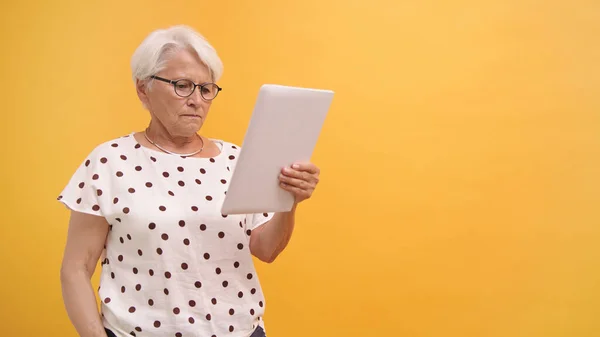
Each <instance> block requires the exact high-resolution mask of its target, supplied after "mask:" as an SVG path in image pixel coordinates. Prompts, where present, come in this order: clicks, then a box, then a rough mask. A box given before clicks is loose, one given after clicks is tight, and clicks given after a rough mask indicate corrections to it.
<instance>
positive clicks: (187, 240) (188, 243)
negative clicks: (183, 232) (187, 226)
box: [183, 238, 190, 246]
mask: <svg viewBox="0 0 600 337" xmlns="http://www.w3.org/2000/svg"><path fill="white" fill-rule="evenodd" d="M183 244H184V245H186V246H189V245H190V239H187V238H186V239H183Z"/></svg>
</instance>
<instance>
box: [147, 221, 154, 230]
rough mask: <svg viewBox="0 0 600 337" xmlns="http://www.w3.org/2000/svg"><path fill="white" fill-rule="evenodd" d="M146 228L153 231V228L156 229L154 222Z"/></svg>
mask: <svg viewBox="0 0 600 337" xmlns="http://www.w3.org/2000/svg"><path fill="white" fill-rule="evenodd" d="M148 228H150V229H154V228H156V224H155V223H154V222H151V223H150V224H149V225H148Z"/></svg>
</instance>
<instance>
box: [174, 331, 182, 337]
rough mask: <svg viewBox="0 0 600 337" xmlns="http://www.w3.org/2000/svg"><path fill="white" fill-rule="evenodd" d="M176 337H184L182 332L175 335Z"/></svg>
mask: <svg viewBox="0 0 600 337" xmlns="http://www.w3.org/2000/svg"><path fill="white" fill-rule="evenodd" d="M175 337H183V335H182V334H181V332H178V333H176V334H175Z"/></svg>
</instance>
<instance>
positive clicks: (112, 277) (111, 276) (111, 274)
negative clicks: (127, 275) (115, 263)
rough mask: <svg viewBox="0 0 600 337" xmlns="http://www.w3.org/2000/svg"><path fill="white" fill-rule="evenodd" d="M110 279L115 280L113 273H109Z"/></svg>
mask: <svg viewBox="0 0 600 337" xmlns="http://www.w3.org/2000/svg"><path fill="white" fill-rule="evenodd" d="M110 278H111V279H113V280H114V279H115V273H113V272H111V273H110Z"/></svg>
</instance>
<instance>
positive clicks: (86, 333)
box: [61, 269, 107, 337]
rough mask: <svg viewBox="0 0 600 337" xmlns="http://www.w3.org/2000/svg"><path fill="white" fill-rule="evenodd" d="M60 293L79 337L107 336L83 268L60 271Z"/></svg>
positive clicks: (86, 273) (88, 278) (88, 277)
mask: <svg viewBox="0 0 600 337" xmlns="http://www.w3.org/2000/svg"><path fill="white" fill-rule="evenodd" d="M61 284H62V293H63V300H64V304H65V308H66V310H67V314H68V316H69V319H70V320H71V322H72V324H73V326H74V327H75V330H77V333H78V334H79V336H80V337H107V336H106V332H105V331H104V326H103V325H102V320H101V318H100V313H99V312H98V307H97V304H96V296H95V295H94V290H93V288H92V283H91V280H90V275H88V272H87V271H85V270H80V269H73V270H67V271H62V272H61Z"/></svg>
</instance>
